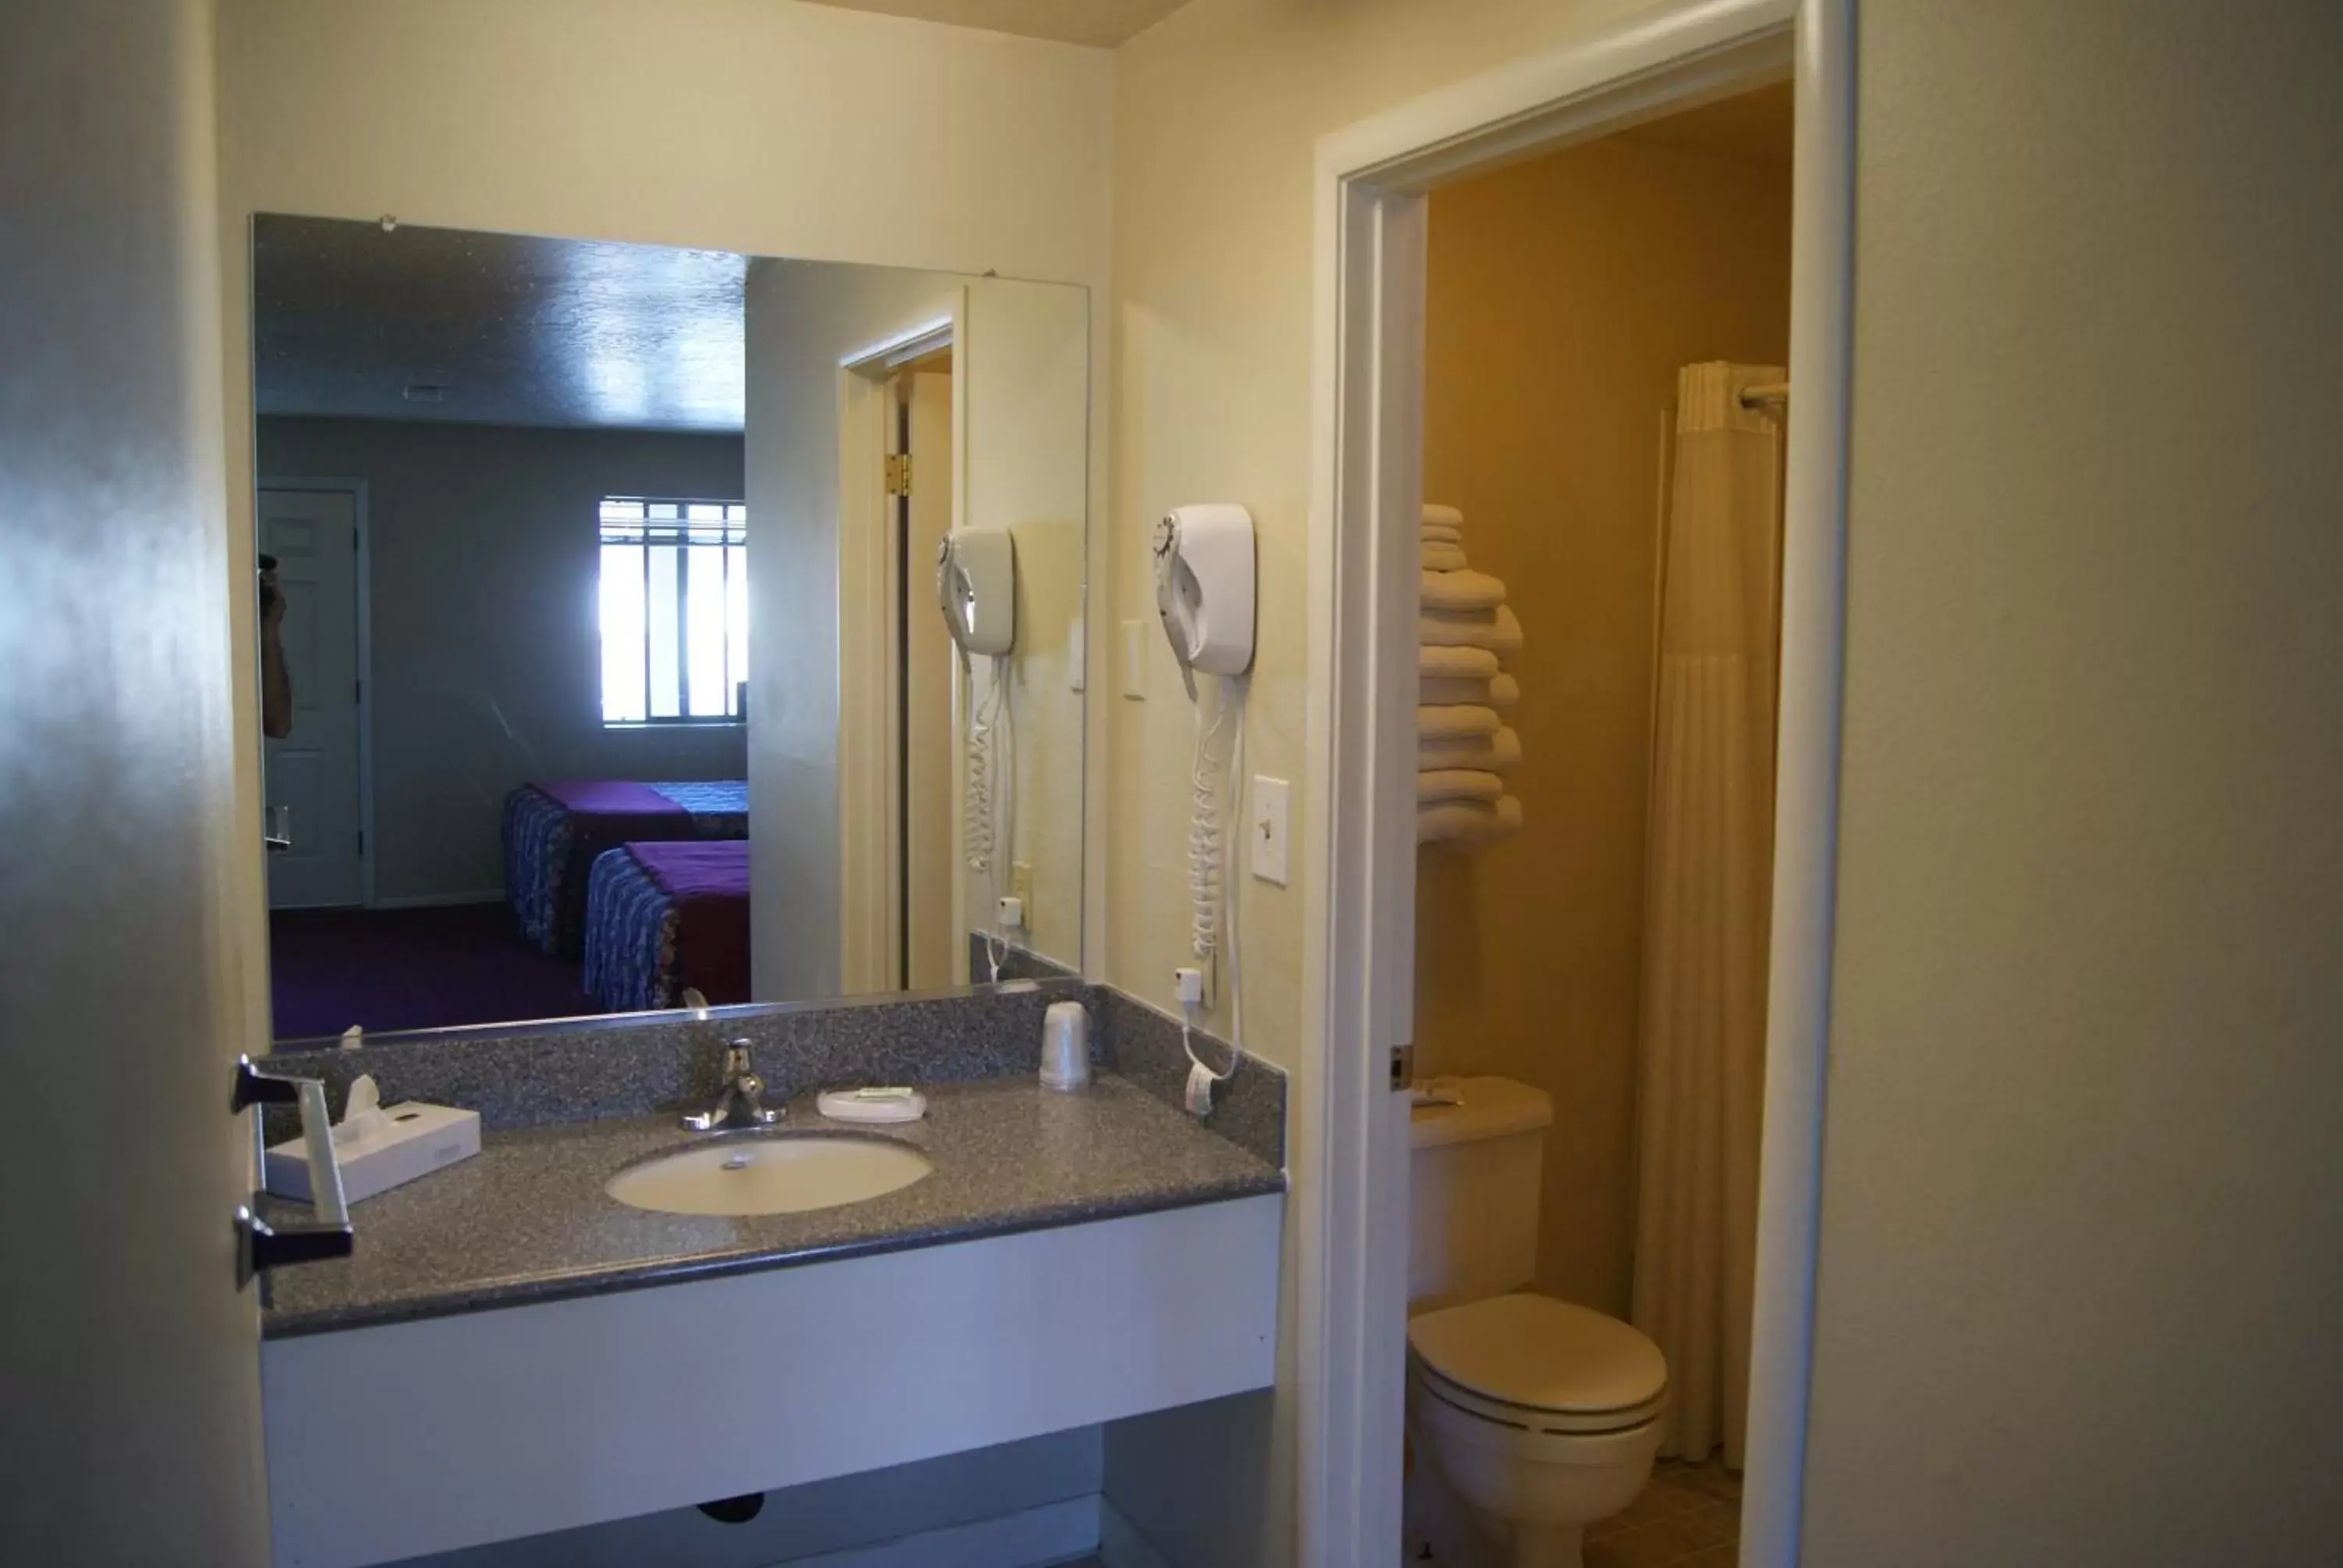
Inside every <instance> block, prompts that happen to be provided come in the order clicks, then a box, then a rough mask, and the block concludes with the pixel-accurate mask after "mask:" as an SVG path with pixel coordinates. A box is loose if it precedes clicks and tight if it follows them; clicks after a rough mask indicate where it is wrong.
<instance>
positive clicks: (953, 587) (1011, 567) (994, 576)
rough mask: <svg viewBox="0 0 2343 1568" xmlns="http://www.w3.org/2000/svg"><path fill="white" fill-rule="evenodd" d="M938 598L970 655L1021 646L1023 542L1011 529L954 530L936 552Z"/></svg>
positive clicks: (955, 638)
mask: <svg viewBox="0 0 2343 1568" xmlns="http://www.w3.org/2000/svg"><path fill="white" fill-rule="evenodd" d="M936 598H937V600H938V602H939V603H940V604H941V605H942V607H943V612H944V625H945V626H947V627H949V628H950V630H951V635H952V640H953V641H954V642H956V643H958V644H960V647H961V648H963V649H965V650H966V651H968V652H970V653H990V654H1002V653H1007V652H1008V651H1009V650H1010V648H1011V647H1013V646H1014V645H1015V643H1016V641H1017V542H1016V540H1014V539H1012V538H1010V535H1009V530H1008V529H1006V528H954V529H952V531H951V532H950V533H948V534H946V535H945V536H944V537H943V541H942V542H941V543H940V544H939V545H938V546H937V547H936Z"/></svg>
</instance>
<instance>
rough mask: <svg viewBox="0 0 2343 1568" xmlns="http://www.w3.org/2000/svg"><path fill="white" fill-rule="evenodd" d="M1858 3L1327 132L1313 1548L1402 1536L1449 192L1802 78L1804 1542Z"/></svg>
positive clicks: (1322, 208) (1320, 220)
mask: <svg viewBox="0 0 2343 1568" xmlns="http://www.w3.org/2000/svg"><path fill="white" fill-rule="evenodd" d="M1854 5H1855V0H1677V3H1674V4H1669V5H1662V6H1659V7H1656V8H1655V9H1654V10H1651V11H1647V12H1645V13H1643V14H1642V15H1638V16H1636V17H1634V18H1631V19H1629V20H1628V21H1626V22H1625V23H1624V24H1618V25H1613V26H1611V27H1608V28H1606V29H1604V30H1602V31H1600V32H1596V33H1594V34H1590V35H1588V36H1586V37H1585V38H1584V39H1582V40H1580V41H1579V42H1577V43H1575V44H1574V45H1569V46H1567V47H1564V48H1562V49H1559V50H1556V51H1554V52H1552V53H1549V54H1545V55H1538V56H1535V57H1533V58H1528V59H1524V60H1521V61H1517V62H1514V63H1513V64H1511V65H1506V66H1504V67H1503V68H1501V69H1499V70H1496V71H1493V72H1491V73H1489V74H1487V75H1483V76H1480V77H1477V78H1474V79H1473V80H1472V81H1468V82H1465V83H1462V84H1460V85H1456V86H1454V87H1451V88H1448V89H1445V90H1443V91H1441V92H1437V93H1433V94H1431V95H1427V96H1425V97H1423V98H1419V99H1416V100H1414V101H1413V102H1412V103H1408V104H1405V105H1403V106H1399V107H1398V108H1395V109H1393V110H1392V111H1390V112H1389V113H1386V114H1383V115H1379V116H1375V117H1373V118H1372V119H1369V120H1365V121H1363V122H1361V123H1359V124H1357V125H1354V126H1350V127H1348V128H1346V129H1344V130H1342V131H1338V132H1335V133H1333V134H1332V135H1330V136H1324V137H1322V138H1321V139H1320V141H1319V143H1318V156H1317V177H1316V215H1315V216H1316V278H1315V287H1316V293H1315V302H1314V320H1313V323H1312V332H1313V342H1312V498H1311V514H1310V600H1309V602H1310V606H1311V617H1310V646H1309V688H1308V689H1309V713H1308V729H1307V740H1308V743H1307V746H1306V747H1305V750H1306V752H1307V755H1308V759H1309V762H1308V766H1307V768H1306V769H1305V777H1304V797H1303V799H1304V802H1305V805H1304V816H1303V822H1304V824H1305V829H1304V832H1303V835H1302V856H1303V892H1304V900H1305V902H1304V928H1303V930H1304V943H1303V952H1302V964H1303V975H1302V1051H1301V1060H1302V1073H1303V1075H1304V1083H1303V1086H1302V1089H1303V1091H1302V1094H1301V1096H1300V1104H1301V1116H1300V1118H1299V1121H1298V1125H1297V1127H1296V1129H1295V1131H1296V1151H1295V1160H1294V1171H1295V1175H1296V1178H1297V1180H1296V1183H1295V1204H1296V1210H1297V1219H1298V1221H1299V1240H1300V1247H1301V1279H1300V1282H1299V1302H1300V1346H1299V1365H1300V1371H1299V1390H1298V1398H1299V1402H1300V1419H1299V1422H1298V1427H1299V1432H1300V1441H1301V1455H1300V1459H1301V1493H1302V1495H1301V1498H1300V1503H1299V1509H1298V1513H1299V1519H1300V1529H1301V1560H1302V1563H1305V1564H1310V1565H1312V1568H1347V1565H1349V1564H1353V1563H1372V1562H1382V1561H1388V1560H1390V1558H1391V1555H1392V1553H1394V1552H1395V1551H1397V1550H1398V1543H1399V1539H1400V1516H1399V1515H1400V1507H1399V1496H1400V1467H1401V1457H1400V1456H1401V1437H1400V1434H1401V1430H1402V1411H1403V1359H1404V1358H1403V1345H1404V1342H1405V1312H1406V1282H1405V1268H1406V1259H1405V1253H1406V1246H1405V1237H1406V1235H1407V1223H1406V1220H1407V1198H1408V1194H1407V1167H1408V1143H1407V1138H1406V1117H1407V1113H1406V1102H1405V1100H1404V1098H1403V1097H1402V1096H1399V1095H1395V1094H1393V1093H1392V1092H1391V1091H1390V1086H1391V1080H1392V1076H1393V1067H1392V1062H1393V1060H1394V1056H1395V1053H1397V1052H1398V1051H1400V1050H1402V1049H1403V1047H1405V1046H1406V1045H1407V1043H1408V1042H1409V1038H1410V1036H1411V1034H1412V1032H1413V1011H1414V996H1413V974H1414V934H1415V908H1414V895H1415V887H1414V884H1415V830H1414V821H1415V795H1414V789H1413V779H1412V778H1411V777H1410V775H1411V774H1412V773H1413V770H1414V749H1415V743H1414V727H1415V715H1414V709H1415V700H1416V699H1415V688H1416V669H1415V641H1416V634H1415V625H1416V613H1417V603H1418V590H1417V519H1416V517H1415V511H1416V508H1418V506H1419V505H1420V504H1421V499H1422V482H1421V472H1420V467H1421V446H1422V437H1423V419H1422V413H1421V402H1422V376H1421V357H1422V345H1423V255H1424V212H1425V196H1426V193H1427V192H1429V191H1430V190H1431V189H1432V188H1433V187H1434V186H1438V185H1441V184H1443V183H1445V182H1447V181H1450V180H1453V179H1455V178H1458V177H1460V176H1463V175H1466V174H1469V173H1473V172H1478V171H1481V170H1484V169H1487V168H1490V167H1493V166H1496V165H1498V164H1500V163H1502V162H1505V161H1510V160H1513V159H1515V158H1519V157H1521V156H1527V155H1529V154H1532V153H1534V152H1539V151H1545V150H1550V149H1552V148H1554V147H1557V146H1564V145H1566V144H1568V143H1570V142H1573V141H1578V140H1584V139H1587V138H1590V137H1593V136H1602V135H1606V134H1609V133H1610V132H1613V131H1616V130H1619V129H1622V128H1624V127H1625V126H1629V125H1633V124H1634V123H1636V122H1638V121H1641V120H1644V119H1650V118H1654V117H1656V116H1660V115H1664V114H1668V113H1673V112H1675V111H1678V110H1681V109H1684V108H1688V107H1691V106H1694V105H1696V104H1698V103H1701V102H1703V101H1705V100H1708V99H1713V98H1716V97H1721V96H1725V95H1730V94H1733V93H1736V92H1740V91H1744V90H1745V89H1747V88H1749V87H1751V86H1754V85H1760V84H1762V83H1764V82H1767V81H1775V80H1780V79H1781V78H1782V77H1784V76H1785V75H1794V76H1795V82H1796V111H1795V113H1796V126H1797V146H1796V152H1795V159H1796V162H1795V214H1794V217H1793V225H1792V244H1793V250H1794V255H1793V259H1792V266H1791V327H1790V338H1791V347H1790V366H1791V372H1790V373H1791V377H1792V382H1793V385H1794V386H1795V388H1796V391H1795V397H1796V404H1795V408H1796V415H1795V417H1794V418H1793V419H1792V420H1791V421H1790V436H1789V453H1788V475H1787V477H1788V497H1787V502H1786V517H1785V529H1784V554H1783V594H1782V617H1783V624H1782V701H1781V735H1780V761H1779V775H1778V785H1777V804H1776V810H1775V873H1774V927H1773V930H1774V938H1773V942H1774V946H1773V955H1772V974H1771V985H1772V994H1771V1006H1770V1022H1769V1025H1768V1032H1767V1045H1766V1050H1767V1063H1766V1086H1765V1154H1764V1171H1763V1178H1762V1186H1761V1191H1760V1194H1759V1208H1760V1219H1759V1228H1758V1265H1757V1266H1758V1278H1757V1304H1756V1318H1755V1333H1754V1346H1753V1360H1754V1370H1753V1373H1752V1378H1751V1390H1750V1412H1749V1452H1750V1456H1751V1462H1750V1468H1749V1472H1748V1475H1747V1478H1746V1485H1745V1493H1744V1503H1743V1524H1742V1546H1741V1562H1742V1563H1744V1564H1745V1568H1790V1565H1791V1564H1793V1563H1795V1561H1796V1558H1797V1547H1798V1533H1799V1530H1798V1526H1799V1519H1798V1505H1799V1492H1800V1486H1801V1483H1802V1478H1803V1474H1804V1469H1805V1408H1806V1393H1807V1375H1806V1373H1807V1364H1808V1359H1809V1354H1810V1351H1811V1347H1812V1340H1813V1332H1812V1324H1813V1296H1814V1268H1815V1205H1816V1202H1817V1197H1818V1176H1819V1163H1820V1154H1821V1146H1820V1125H1821V1102H1822V1091H1823V1055H1824V1048H1825V1025H1826V1022H1827V1020H1828V1011H1829V1009H1828V1002H1829V981H1830V937H1831V910H1832V890H1833V877H1834V867H1835V854H1834V851H1835V843H1836V819H1837V774H1838V709H1839V685H1840V668H1841V662H1842V660H1841V633H1842V628H1843V621H1844V609H1845V607H1844V573H1843V562H1844V554H1845V493H1846V492H1845V480H1846V429H1847V410H1848V385H1847V383H1848V377H1849V361H1848V350H1849V344H1850V341H1851V337H1852V319H1851V318H1852V313H1853V283H1854V276H1853V255H1852V234H1853V208H1852V203H1853V176H1854V69H1855V65H1854V49H1853V32H1854V20H1855V18H1854Z"/></svg>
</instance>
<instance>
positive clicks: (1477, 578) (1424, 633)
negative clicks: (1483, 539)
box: [1415, 504, 1522, 849]
mask: <svg viewBox="0 0 2343 1568" xmlns="http://www.w3.org/2000/svg"><path fill="white" fill-rule="evenodd" d="M1417 641H1418V643H1419V644H1420V646H1419V647H1418V648H1417V650H1416V673H1417V678H1418V683H1419V690H1418V695H1417V697H1416V703H1417V707H1416V710H1415V733H1416V741H1415V745H1416V757H1415V767H1416V773H1415V837H1416V841H1417V842H1418V843H1425V844H1430V843H1445V844H1453V845H1456V846H1457V847H1459V848H1461V849H1479V848H1480V847H1481V846H1482V845H1484V844H1491V843H1494V842H1495V841H1496V840H1498V839H1503V838H1504V837H1506V836H1507V835H1508V834H1511V833H1514V832H1517V831H1519V830H1520V829H1521V825H1522V803H1521V801H1520V800H1519V799H1515V798H1514V797H1513V796H1511V795H1508V794H1507V793H1505V779H1504V776H1505V775H1506V774H1507V773H1509V772H1511V771H1512V770H1513V769H1514V768H1516V767H1518V766H1519V765H1520V763H1521V760H1522V738H1521V737H1520V736H1518V735H1516V734H1514V733H1513V729H1511V728H1510V727H1509V726H1508V725H1507V724H1506V723H1505V720H1504V714H1505V712H1506V710H1507V709H1511V708H1512V707H1513V704H1515V703H1516V702H1518V701H1520V700H1521V696H1522V692H1521V688H1520V687H1519V686H1518V685H1516V684H1515V683H1514V680H1513V677H1512V676H1511V675H1509V674H1507V673H1506V671H1505V665H1506V663H1507V662H1508V661H1509V660H1510V659H1511V658H1513V655H1514V654H1516V653H1518V652H1519V651H1520V650H1521V646H1522V623H1521V622H1520V621H1518V620H1516V619H1515V618H1513V610H1512V609H1510V608H1507V606H1506V604H1505V585H1504V584H1503V583H1502V582H1500V581H1498V580H1497V579H1496V578H1493V577H1491V576H1489V575H1488V574H1487V573H1486V572H1476V571H1473V569H1471V568H1470V567H1469V566H1467V565H1466V563H1465V559H1464V514H1463V513H1462V512H1460V511H1458V510H1457V509H1456V508H1453V507H1438V506H1432V505H1429V504H1427V505H1426V506H1425V507H1424V508H1423V611H1422V614H1421V616H1420V619H1419V631H1418V636H1417Z"/></svg>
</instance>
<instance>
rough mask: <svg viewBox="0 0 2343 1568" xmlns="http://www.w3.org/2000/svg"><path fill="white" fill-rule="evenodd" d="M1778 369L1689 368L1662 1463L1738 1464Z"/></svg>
mask: <svg viewBox="0 0 2343 1568" xmlns="http://www.w3.org/2000/svg"><path fill="white" fill-rule="evenodd" d="M1782 377H1783V373H1782V371H1781V369H1780V368H1779V367H1773V366H1750V365H1725V364H1712V365H1690V366H1686V367H1684V369H1683V370H1682V371H1680V372H1679V373H1678V375H1677V378H1676V417H1675V434H1674V449H1673V452H1672V454H1671V461H1670V464H1669V470H1668V490H1667V503H1666V509H1665V515H1664V523H1663V529H1662V537H1661V548H1660V561H1659V570H1660V573H1661V578H1660V584H1661V586H1660V607H1659V627H1658V631H1657V638H1658V671H1657V681H1656V692H1655V697H1654V700H1655V703H1656V711H1655V713H1654V723H1653V748H1652V775H1651V777H1652V792H1651V817H1650V826H1649V828H1648V829H1647V839H1646V844H1645V864H1644V984H1643V991H1644V997H1643V1027H1642V1045H1641V1054H1640V1061H1639V1077H1640V1083H1641V1089H1640V1109H1639V1120H1640V1124H1641V1125H1640V1141H1639V1144H1638V1152H1637V1159H1638V1165H1639V1170H1638V1173H1637V1205H1636V1238H1635V1240H1636V1245H1635V1294H1634V1320H1635V1326H1636V1327H1637V1328H1639V1329H1642V1330H1643V1331H1644V1332H1645V1333H1646V1334H1649V1335H1650V1336H1651V1337H1652V1339H1653V1340H1654V1342H1657V1343H1658V1345H1659V1347H1660V1349H1661V1351H1662V1352H1664V1353H1665V1354H1666V1356H1667V1359H1668V1381H1669V1385H1670V1389H1671V1392H1672V1398H1671V1400H1670V1408H1669V1413H1668V1418H1667V1419H1668V1422H1669V1432H1668V1436H1667V1440H1666V1442H1664V1445H1663V1447H1662V1449H1661V1452H1663V1453H1664V1454H1677V1455H1682V1456H1684V1457H1685V1458H1688V1459H1693V1460H1699V1459H1702V1458H1704V1457H1705V1456H1706V1455H1707V1454H1708V1452H1709V1451H1710V1450H1711V1449H1713V1448H1715V1446H1716V1445H1717V1444H1718V1443H1720V1442H1722V1443H1723V1444H1724V1445H1725V1464H1726V1465H1727V1466H1728V1467H1730V1468H1732V1469H1735V1470H1738V1469H1740V1468H1741V1463H1742V1436H1743V1431H1744V1427H1745V1416H1746V1412H1747V1400H1748V1386H1749V1314H1750V1298H1751V1292H1752V1282H1753V1275H1754V1273H1755V1261H1756V1226H1757V1139H1758V1131H1759V1125H1760V1111H1761V1102H1762V1101H1763V1098H1764V1089H1765V963H1766V957H1765V953H1766V935H1767V926H1768V920H1769V916H1770V913H1771V905H1772V887H1771V883H1772V875H1773V860H1774V710H1775V645H1776V641H1777V638H1778V636H1779V625H1780V615H1779V607H1778V598H1779V591H1780V590H1779V583H1780V569H1779V568H1780V562H1779V552H1780V538H1781V509H1780V508H1781V457H1780V454H1781V430H1780V427H1779V425H1778V424H1777V423H1776V418H1775V413H1777V412H1778V408H1779V406H1778V405H1776V406H1775V411H1774V412H1769V411H1768V410H1767V409H1765V408H1764V407H1756V408H1745V407H1742V406H1741V401H1740V393H1741V390H1742V388H1744V387H1749V386H1753V385H1755V384H1757V383H1760V382H1778V381H1780V380H1781V379H1782Z"/></svg>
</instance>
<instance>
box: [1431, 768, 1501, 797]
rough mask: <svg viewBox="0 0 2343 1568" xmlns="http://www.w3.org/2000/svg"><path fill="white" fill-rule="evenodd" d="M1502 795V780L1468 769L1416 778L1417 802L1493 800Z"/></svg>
mask: <svg viewBox="0 0 2343 1568" xmlns="http://www.w3.org/2000/svg"><path fill="white" fill-rule="evenodd" d="M1504 792H1505V781H1504V780H1503V779H1500V778H1498V777H1497V776H1496V775H1495V774H1494V773H1483V772H1481V771H1479V770H1478V769H1471V768H1435V769H1433V770H1432V771H1430V772H1428V773H1419V774H1417V775H1416V776H1415V798H1416V799H1417V800H1419V801H1424V802H1429V801H1433V800H1494V799H1496V798H1497V797H1498V796H1500V795H1503V793H1504Z"/></svg>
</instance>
